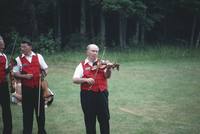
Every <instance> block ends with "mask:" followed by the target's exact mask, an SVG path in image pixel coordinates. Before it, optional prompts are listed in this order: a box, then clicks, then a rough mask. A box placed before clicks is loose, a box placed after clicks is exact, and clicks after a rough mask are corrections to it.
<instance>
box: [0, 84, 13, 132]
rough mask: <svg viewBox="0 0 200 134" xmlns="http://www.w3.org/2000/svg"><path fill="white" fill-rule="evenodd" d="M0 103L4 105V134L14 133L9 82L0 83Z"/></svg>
mask: <svg viewBox="0 0 200 134" xmlns="http://www.w3.org/2000/svg"><path fill="white" fill-rule="evenodd" d="M0 104H1V107H2V119H3V134H11V133H12V115H11V109H10V95H9V89H8V82H3V83H1V84H0Z"/></svg>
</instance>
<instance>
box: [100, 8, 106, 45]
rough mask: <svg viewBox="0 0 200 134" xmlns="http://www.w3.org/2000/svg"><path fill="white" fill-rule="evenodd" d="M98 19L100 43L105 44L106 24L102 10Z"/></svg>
mask: <svg viewBox="0 0 200 134" xmlns="http://www.w3.org/2000/svg"><path fill="white" fill-rule="evenodd" d="M100 21H101V24H100V25H101V27H100V28H101V29H100V32H101V33H100V36H101V44H103V45H105V41H106V36H105V35H106V24H105V16H104V14H103V11H102V10H101V11H100Z"/></svg>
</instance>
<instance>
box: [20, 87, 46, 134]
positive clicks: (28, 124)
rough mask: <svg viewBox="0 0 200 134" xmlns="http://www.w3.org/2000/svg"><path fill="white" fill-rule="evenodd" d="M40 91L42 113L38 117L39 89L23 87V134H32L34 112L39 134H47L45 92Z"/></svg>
mask: <svg viewBox="0 0 200 134" xmlns="http://www.w3.org/2000/svg"><path fill="white" fill-rule="evenodd" d="M40 91H41V94H40V112H39V116H38V96H39V89H38V88H28V87H24V86H22V112H23V134H32V129H33V113H34V110H35V114H36V115H35V116H36V120H37V125H38V134H46V131H45V109H44V99H43V91H42V90H40Z"/></svg>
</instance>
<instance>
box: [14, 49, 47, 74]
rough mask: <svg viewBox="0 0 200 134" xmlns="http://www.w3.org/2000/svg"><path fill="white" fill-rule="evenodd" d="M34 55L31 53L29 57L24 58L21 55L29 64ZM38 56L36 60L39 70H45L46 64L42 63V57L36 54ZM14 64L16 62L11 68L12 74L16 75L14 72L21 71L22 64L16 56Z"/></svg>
mask: <svg viewBox="0 0 200 134" xmlns="http://www.w3.org/2000/svg"><path fill="white" fill-rule="evenodd" d="M34 55H36V54H35V53H34V52H31V54H30V55H29V56H25V55H24V54H22V57H25V58H26V59H27V60H28V61H29V62H30V63H31V61H32V57H33V56H34ZM37 56H38V60H39V64H40V68H41V69H47V68H48V65H47V64H46V62H45V61H44V58H43V57H42V55H40V54H37ZM16 62H17V65H16V66H14V68H13V72H14V73H16V72H20V71H21V69H22V63H21V60H20V57H19V56H18V57H17V58H16Z"/></svg>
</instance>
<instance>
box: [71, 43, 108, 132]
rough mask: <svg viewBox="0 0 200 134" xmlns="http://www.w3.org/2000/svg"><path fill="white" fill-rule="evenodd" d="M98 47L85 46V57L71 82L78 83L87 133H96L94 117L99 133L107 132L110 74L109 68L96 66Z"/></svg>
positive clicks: (93, 45) (92, 45)
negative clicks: (108, 82)
mask: <svg viewBox="0 0 200 134" xmlns="http://www.w3.org/2000/svg"><path fill="white" fill-rule="evenodd" d="M98 52H99V47H98V46H97V45H95V44H90V45H88V46H87V50H86V54H87V58H86V59H85V60H84V61H82V62H81V63H80V64H79V65H78V66H77V67H76V70H75V72H74V75H73V82H74V83H76V84H80V88H81V93H80V97H81V106H82V110H83V113H84V121H85V127H86V133H87V134H96V118H97V120H98V122H99V125H100V132H101V134H109V133H110V128H109V119H110V114H109V107H108V86H107V79H108V78H110V76H111V68H104V69H101V68H98V67H97V68H96V69H93V67H94V66H96V65H97V64H98V63H96V62H98V60H99V59H98Z"/></svg>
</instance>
